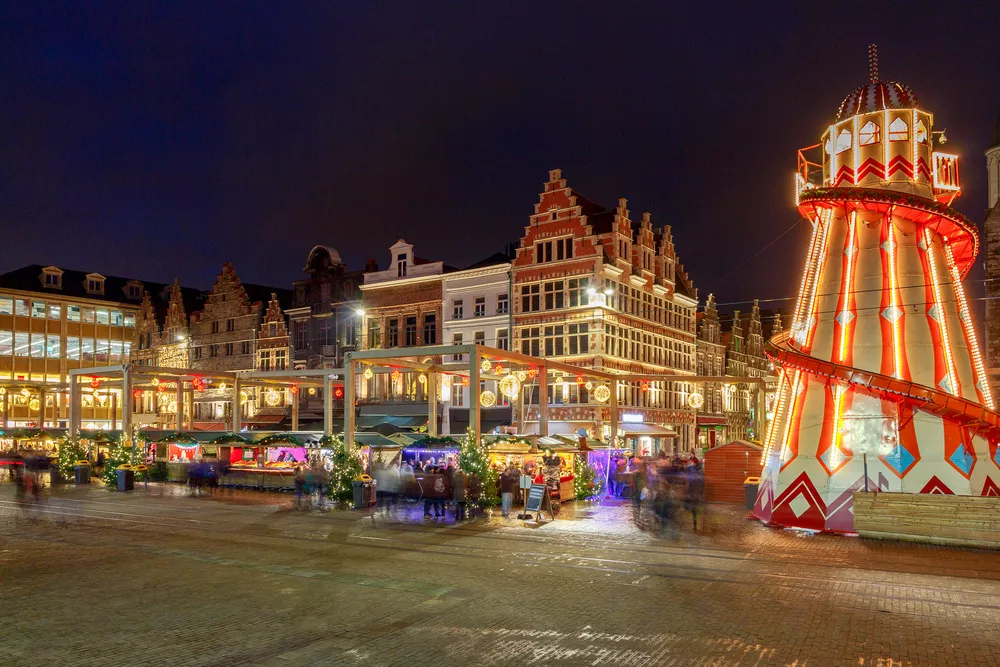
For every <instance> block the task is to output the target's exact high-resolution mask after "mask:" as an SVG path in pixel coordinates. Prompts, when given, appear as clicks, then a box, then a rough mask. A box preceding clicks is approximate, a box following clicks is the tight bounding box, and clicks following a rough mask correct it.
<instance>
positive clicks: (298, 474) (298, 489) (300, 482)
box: [293, 466, 306, 509]
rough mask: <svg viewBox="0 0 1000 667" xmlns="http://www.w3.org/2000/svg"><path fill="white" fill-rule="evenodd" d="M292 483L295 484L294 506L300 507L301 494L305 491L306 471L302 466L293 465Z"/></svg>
mask: <svg viewBox="0 0 1000 667" xmlns="http://www.w3.org/2000/svg"><path fill="white" fill-rule="evenodd" d="M293 483H294V485H295V508H296V509H302V496H303V495H304V494H305V492H306V473H305V471H304V470H303V469H302V466H295V472H294V473H293Z"/></svg>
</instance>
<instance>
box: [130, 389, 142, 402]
mask: <svg viewBox="0 0 1000 667" xmlns="http://www.w3.org/2000/svg"><path fill="white" fill-rule="evenodd" d="M132 398H134V399H135V400H137V401H138V400H139V399H140V398H142V389H133V390H132Z"/></svg>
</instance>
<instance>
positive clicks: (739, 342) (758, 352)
mask: <svg viewBox="0 0 1000 667" xmlns="http://www.w3.org/2000/svg"><path fill="white" fill-rule="evenodd" d="M776 317H778V316H776ZM778 324H779V326H780V317H779V318H778ZM773 329H774V327H773V326H772V330H773ZM779 331H780V329H779ZM772 333H778V331H772ZM723 342H724V343H725V346H726V375H729V376H731V377H755V378H768V377H775V379H776V376H773V370H772V368H771V362H770V360H768V358H767V355H765V354H764V334H763V327H762V326H761V318H760V303H759V301H758V300H757V299H754V302H753V309H752V310H751V311H750V315H749V316H743V317H741V316H740V311H738V310H737V311H735V312H734V313H733V321H732V325H731V328H730V330H729V331H728V332H727V333H725V334H724V335H723ZM772 391H773V390H772ZM755 392H756V387H755V386H753V385H749V384H745V383H739V382H738V383H732V384H727V385H724V386H723V390H722V394H723V401H724V410H725V413H726V426H727V432H726V435H727V437H728V439H729V440H730V441H731V440H747V441H750V442H760V441H761V438H762V435H761V433H760V430H761V429H760V426H759V418H760V417H761V415H758V414H757V405H756V403H755V401H754V394H755Z"/></svg>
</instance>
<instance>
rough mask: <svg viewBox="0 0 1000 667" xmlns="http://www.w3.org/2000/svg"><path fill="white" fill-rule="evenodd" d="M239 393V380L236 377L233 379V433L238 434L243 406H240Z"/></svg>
mask: <svg viewBox="0 0 1000 667" xmlns="http://www.w3.org/2000/svg"><path fill="white" fill-rule="evenodd" d="M240 393H241V387H240V378H239V377H236V378H234V379H233V433H239V432H240V427H241V426H242V424H241V421H242V419H241V418H242V417H243V414H242V413H241V412H240V410H242V409H243V406H242V405H240Z"/></svg>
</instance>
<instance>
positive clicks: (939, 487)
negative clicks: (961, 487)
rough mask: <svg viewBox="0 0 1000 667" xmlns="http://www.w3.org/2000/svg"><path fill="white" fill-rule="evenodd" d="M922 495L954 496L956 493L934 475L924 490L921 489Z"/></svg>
mask: <svg viewBox="0 0 1000 667" xmlns="http://www.w3.org/2000/svg"><path fill="white" fill-rule="evenodd" d="M920 493H940V494H944V495H946V496H953V495H955V492H954V491H952V490H951V489H949V488H948V487H947V486H945V484H944V482H942V481H941V480H939V479H938V478H937V476H936V475H932V476H931V478H930V479H929V480H927V484H925V485H924V488H922V489H920Z"/></svg>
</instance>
